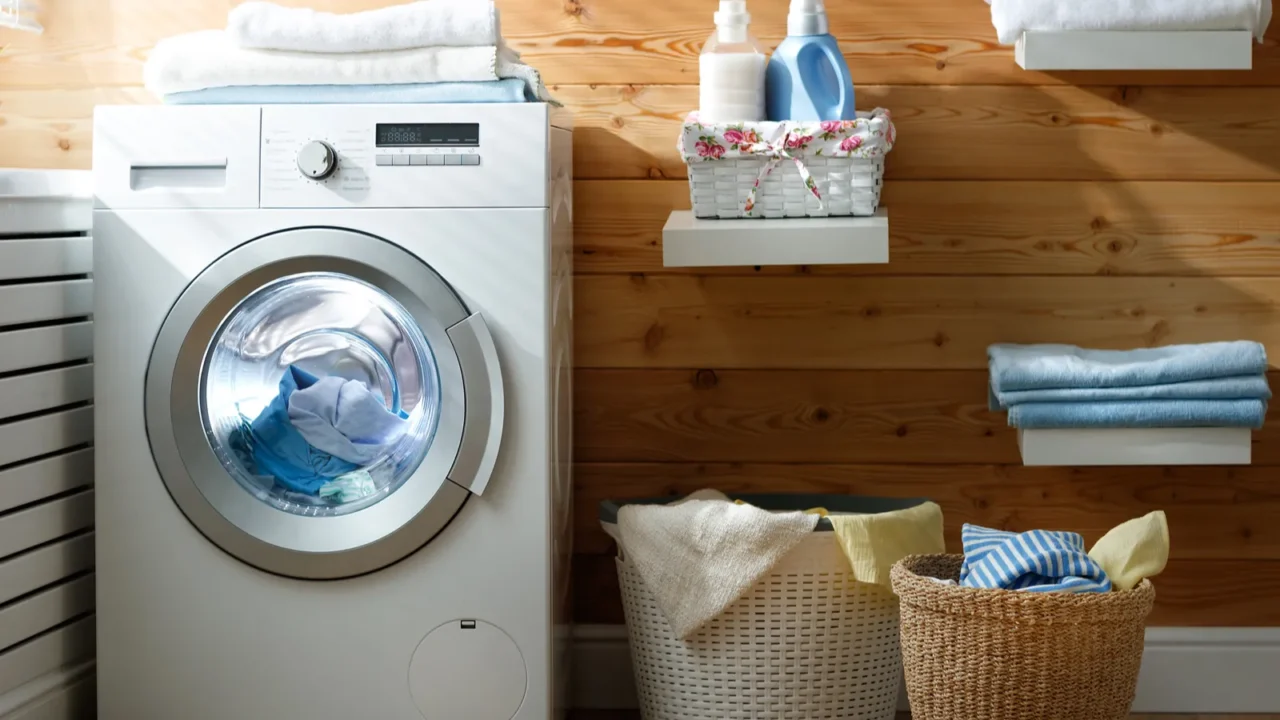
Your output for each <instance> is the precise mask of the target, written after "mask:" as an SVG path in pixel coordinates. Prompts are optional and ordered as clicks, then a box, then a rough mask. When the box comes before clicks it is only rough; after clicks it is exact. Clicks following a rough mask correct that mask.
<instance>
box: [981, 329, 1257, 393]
mask: <svg viewBox="0 0 1280 720" xmlns="http://www.w3.org/2000/svg"><path fill="white" fill-rule="evenodd" d="M987 357H988V359H989V360H990V365H991V390H992V392H994V393H995V395H996V396H997V397H999V396H1000V395H1001V394H1002V393H1006V392H1013V391H1019V390H1051V389H1063V388H1120V387H1142V386H1147V385H1166V384H1169V383H1183V382H1192V381H1195V380H1213V379H1217V378H1229V377H1237V376H1241V375H1261V374H1263V373H1265V372H1266V370H1267V353H1266V350H1265V349H1264V348H1263V347H1262V345H1260V344H1258V343H1256V342H1248V341H1243V340H1242V341H1236V342H1218V343H1205V344H1202V345H1169V346H1167V347H1161V348H1142V349H1138V350H1086V349H1084V348H1079V347H1075V346H1074V345H992V346H991V347H990V348H988V349H987Z"/></svg>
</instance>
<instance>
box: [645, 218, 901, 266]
mask: <svg viewBox="0 0 1280 720" xmlns="http://www.w3.org/2000/svg"><path fill="white" fill-rule="evenodd" d="M887 262H889V213H888V211H887V210H885V208H880V209H879V210H878V211H876V214H875V215H872V216H871V217H828V218H782V219H767V220H761V219H727V220H717V219H699V218H695V217H694V216H693V213H692V212H691V211H689V210H677V211H675V212H673V213H671V216H670V217H668V218H667V224H666V226H665V227H663V228H662V264H663V265H666V266H667V267H723V266H738V265H850V264H870V263H887Z"/></svg>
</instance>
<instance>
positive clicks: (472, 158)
mask: <svg viewBox="0 0 1280 720" xmlns="http://www.w3.org/2000/svg"><path fill="white" fill-rule="evenodd" d="M462 164H463V165H479V164H480V156H479V155H463V156H462Z"/></svg>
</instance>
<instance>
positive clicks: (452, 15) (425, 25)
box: [227, 0, 502, 53]
mask: <svg viewBox="0 0 1280 720" xmlns="http://www.w3.org/2000/svg"><path fill="white" fill-rule="evenodd" d="M498 25H499V21H498V10H497V8H495V7H494V5H493V2H492V1H491V0H422V1H421V2H412V3H409V4H407V5H394V6H392V7H387V8H381V9H378V10H367V11H365V12H358V13H349V14H346V15H338V14H335V13H327V12H318V11H316V10H308V9H306V8H287V7H282V6H280V5H276V4H275V3H270V2H247V3H244V4H242V5H239V6H237V7H235V8H234V9H233V10H232V11H231V14H230V15H228V16H227V34H229V35H230V36H231V40H232V42H234V43H235V44H236V45H239V46H240V47H246V48H257V49H260V50H292V51H294V52H317V53H357V52H378V51H382V50H408V49H410V48H421V47H465V46H472V45H490V46H493V45H497V44H498V43H499V41H500V39H501V37H502V33H501V30H500V29H499V26H498Z"/></svg>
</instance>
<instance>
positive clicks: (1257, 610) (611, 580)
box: [573, 540, 1280, 627]
mask: <svg viewBox="0 0 1280 720" xmlns="http://www.w3.org/2000/svg"><path fill="white" fill-rule="evenodd" d="M1174 542H1175V543H1176V540H1175V541H1174ZM573 573H574V588H573V592H574V596H575V605H574V607H575V615H574V620H575V621H576V622H579V623H605V624H618V623H622V622H624V619H623V615H622V600H621V593H620V592H619V590H618V573H617V569H616V566H615V565H614V559H613V556H612V555H575V556H574V558H573ZM1154 582H1155V585H1156V608H1155V611H1154V612H1153V613H1152V614H1151V617H1150V618H1149V624H1150V625H1152V626H1162V625H1172V626H1193V627H1200V626H1210V627H1213V626H1222V627H1269V626H1275V625H1280V603H1277V602H1276V601H1275V598H1277V597H1280V561H1275V560H1170V561H1169V566H1168V567H1167V568H1166V569H1165V571H1164V573H1162V574H1161V575H1160V576H1159V577H1157V578H1156V579H1155V580H1154Z"/></svg>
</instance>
